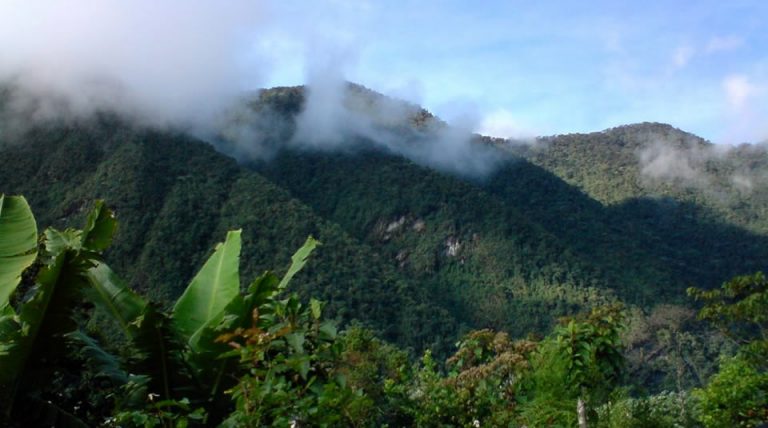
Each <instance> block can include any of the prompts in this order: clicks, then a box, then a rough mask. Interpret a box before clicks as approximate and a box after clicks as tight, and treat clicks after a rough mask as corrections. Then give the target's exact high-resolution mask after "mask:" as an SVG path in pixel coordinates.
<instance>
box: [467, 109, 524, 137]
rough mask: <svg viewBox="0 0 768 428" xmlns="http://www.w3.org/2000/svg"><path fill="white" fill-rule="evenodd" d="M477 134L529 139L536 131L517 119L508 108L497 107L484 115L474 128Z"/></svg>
mask: <svg viewBox="0 0 768 428" xmlns="http://www.w3.org/2000/svg"><path fill="white" fill-rule="evenodd" d="M475 132H477V133H478V134H481V135H487V136H489V137H497V138H507V139H530V138H534V137H535V136H536V133H535V132H533V131H532V130H531V129H529V128H528V127H527V126H525V125H524V124H523V123H521V122H520V121H519V119H518V118H517V117H516V116H515V114H514V113H512V112H510V111H509V110H505V109H499V110H496V111H494V112H492V113H490V114H488V115H486V116H485V117H483V119H482V121H481V122H480V126H479V127H478V128H477V129H476V131H475Z"/></svg>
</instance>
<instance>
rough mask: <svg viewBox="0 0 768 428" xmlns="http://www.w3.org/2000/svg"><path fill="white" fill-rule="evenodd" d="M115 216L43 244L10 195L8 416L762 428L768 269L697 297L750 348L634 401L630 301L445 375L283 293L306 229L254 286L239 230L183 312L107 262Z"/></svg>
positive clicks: (178, 422)
mask: <svg viewBox="0 0 768 428" xmlns="http://www.w3.org/2000/svg"><path fill="white" fill-rule="evenodd" d="M116 226H117V222H116V220H115V217H114V214H113V213H112V212H111V211H110V210H108V209H107V208H105V206H104V204H103V202H101V201H99V202H97V203H96V206H95V207H94V209H93V210H91V212H90V213H89V215H88V217H87V219H86V221H85V226H84V228H83V229H82V230H76V229H65V230H57V229H53V228H48V229H46V231H45V232H44V234H43V237H42V239H41V240H40V244H39V248H38V245H37V239H36V238H37V226H36V222H35V220H34V218H33V216H32V213H31V211H30V209H29V206H28V204H27V202H26V200H25V199H24V198H22V197H12V196H8V197H7V196H5V195H0V231H2V232H3V237H4V240H3V241H2V245H0V272H2V273H3V275H2V277H0V293H2V294H0V296H2V299H1V300H0V393H1V394H2V397H0V398H2V403H3V404H2V407H0V412H1V413H0V422H3V423H4V424H9V425H11V426H63V427H82V426H88V424H91V425H95V424H99V425H102V426H143V427H155V426H164V427H187V426H214V425H216V426H222V427H251V426H285V425H299V426H393V425H394V426H427V427H431V426H465V427H476V426H478V425H480V426H483V425H487V426H517V425H521V424H522V425H525V426H569V425H571V426H572V425H575V424H576V423H578V425H579V426H580V427H587V426H589V425H590V424H591V425H593V426H606V427H618V426H622V427H623V426H627V425H631V426H695V425H696V422H695V421H696V420H698V421H700V422H701V423H703V424H704V425H705V426H707V427H720V426H729V425H739V426H757V425H759V424H761V423H763V422H766V421H768V412H766V406H768V398H767V397H766V393H768V381H767V378H766V374H765V369H766V367H765V361H766V357H768V353H767V352H766V351H767V350H768V347H767V346H766V339H765V327H766V318H765V313H766V309H768V300H766V291H768V288H767V287H766V285H767V284H768V282H766V281H765V278H764V277H763V276H762V274H757V275H754V276H751V277H738V278H735V279H734V280H732V281H731V282H729V283H727V284H725V285H724V286H723V288H722V290H714V291H704V290H699V289H694V288H692V289H690V290H689V293H690V294H691V295H693V296H694V297H695V298H697V299H700V300H703V301H704V302H705V303H706V304H705V306H704V308H703V309H702V311H701V313H700V316H701V318H703V319H707V320H709V321H712V322H713V323H715V324H716V325H718V326H720V327H721V328H723V329H724V330H725V331H726V333H727V334H728V335H730V336H731V337H734V338H736V339H738V342H739V343H740V344H741V348H740V349H739V352H738V353H737V354H736V356H734V357H732V358H727V359H724V360H723V367H722V370H721V372H719V373H717V374H716V375H715V376H713V378H712V380H711V381H710V383H709V385H707V387H706V388H705V389H701V390H696V391H694V395H693V398H694V400H689V399H688V398H687V393H686V392H683V391H681V392H678V394H676V395H675V394H673V395H670V394H659V395H655V396H651V397H645V398H626V397H625V396H624V393H622V390H621V389H620V388H617V387H618V386H619V385H621V384H622V379H623V376H624V374H625V373H626V371H625V357H624V353H623V352H622V351H623V344H622V339H621V334H622V331H623V329H624V328H625V324H624V321H623V318H624V316H625V311H624V310H623V309H622V307H621V306H619V305H612V306H598V307H595V308H594V309H592V310H591V311H590V312H589V313H588V314H586V315H584V316H580V317H574V318H569V319H564V320H561V323H560V326H558V327H557V328H556V329H555V330H554V331H553V332H552V334H550V335H549V336H547V337H546V338H544V339H543V340H541V341H540V342H538V343H536V342H534V341H530V340H518V341H512V340H510V339H509V336H508V335H507V334H506V333H495V332H493V331H491V330H478V331H474V332H471V333H469V334H468V335H466V336H465V337H464V338H463V339H462V341H460V342H459V343H458V344H457V347H458V350H457V351H456V353H455V354H454V355H453V356H451V357H450V358H449V359H447V360H446V363H445V368H446V370H447V371H446V372H445V373H442V372H441V371H440V370H439V369H438V368H437V366H436V364H435V361H434V359H433V358H432V356H431V353H430V352H429V351H427V352H426V353H425V355H424V357H423V359H422V363H421V364H420V365H419V366H417V367H415V368H414V367H412V366H411V364H410V362H409V360H408V357H407V355H406V354H405V353H404V352H402V351H400V350H398V349H396V348H394V347H392V346H390V345H386V344H384V343H382V342H381V341H380V340H378V339H376V338H375V337H374V336H373V335H372V334H371V332H370V331H368V330H363V329H361V328H359V327H353V328H350V329H349V330H347V331H346V332H344V333H343V334H342V335H341V336H339V335H338V333H337V330H336V327H335V326H334V323H332V322H328V321H323V319H322V312H323V303H321V302H320V301H318V300H315V299H310V300H309V301H308V302H304V303H302V301H301V299H300V298H299V297H298V295H296V294H295V293H292V294H288V286H289V284H290V282H291V281H292V280H294V279H295V278H294V277H295V276H296V274H298V273H299V271H301V269H302V268H303V267H304V266H305V264H306V263H307V260H308V257H309V256H310V254H311V253H312V251H313V250H314V249H315V247H316V246H317V242H316V241H315V240H314V239H312V238H309V239H308V240H307V242H306V243H305V244H304V246H303V247H302V248H301V249H300V250H299V251H298V252H296V253H295V254H294V255H293V257H292V262H291V266H290V267H289V268H288V270H287V271H286V273H285V275H284V276H283V278H282V279H279V278H278V277H277V276H275V275H274V274H272V273H270V272H266V273H264V274H262V275H260V276H258V277H257V278H256V279H254V280H253V281H252V282H251V283H250V284H249V285H248V286H247V287H244V289H243V288H241V285H240V278H239V277H240V275H239V261H240V260H239V258H240V247H241V231H239V230H237V231H230V232H229V233H228V234H227V238H226V240H225V241H224V242H223V243H220V244H218V245H217V246H216V248H215V250H214V252H213V254H212V255H211V256H210V257H209V258H208V260H207V261H206V262H205V264H204V265H203V267H202V268H201V269H200V270H199V271H198V273H197V274H196V275H195V277H194V278H193V279H192V281H191V282H190V283H189V285H188V286H187V287H186V289H185V290H184V293H183V294H182V295H181V297H179V299H178V300H176V302H175V303H174V305H173V308H172V309H171V310H161V309H158V308H157V306H156V305H155V304H153V303H152V302H150V301H148V300H146V299H145V298H144V297H142V296H140V295H139V294H137V293H135V292H133V291H132V290H131V289H130V288H128V287H127V286H126V285H124V284H123V283H122V281H121V280H120V279H119V277H118V276H117V275H116V274H115V273H114V272H113V271H112V270H111V269H110V267H109V266H108V265H107V264H106V263H104V261H103V260H102V255H101V253H102V252H103V250H104V249H106V248H107V247H108V246H109V245H110V244H111V241H112V239H113V236H114V232H115V229H116ZM21 294H23V295H24V296H21ZM82 302H87V303H89V304H91V305H94V306H95V307H96V308H98V309H99V310H101V311H102V312H103V313H104V314H105V315H106V316H107V317H108V318H109V320H110V321H111V322H112V323H113V324H114V325H115V326H116V328H117V329H119V330H120V331H121V332H122V334H123V345H122V346H119V345H120V342H119V341H118V342H115V341H114V339H112V340H111V339H108V338H103V337H102V338H97V337H98V336H100V334H99V331H98V330H95V331H94V330H92V331H85V330H83V329H82V325H83V320H84V319H87V317H88V316H89V315H90V313H91V312H92V309H91V308H88V307H86V306H83V305H82ZM78 320H79V321H78ZM126 344H127V345H128V346H125V345H126ZM116 345H118V346H116ZM96 385H98V387H97V388H94V387H95V386H96ZM574 402H575V403H576V409H575V410H574V409H573V404H574ZM569 406H570V407H571V408H570V409H569ZM670 411H671V413H670ZM662 412H663V413H662Z"/></svg>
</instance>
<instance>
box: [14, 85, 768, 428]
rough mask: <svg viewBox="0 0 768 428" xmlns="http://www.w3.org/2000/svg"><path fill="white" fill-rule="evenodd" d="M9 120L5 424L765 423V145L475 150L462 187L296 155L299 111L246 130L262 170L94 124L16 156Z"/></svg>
mask: <svg viewBox="0 0 768 428" xmlns="http://www.w3.org/2000/svg"><path fill="white" fill-rule="evenodd" d="M350 90H351V91H352V93H353V94H355V96H357V97H362V98H359V99H358V101H359V100H360V99H362V100H363V101H364V105H365V108H367V109H369V111H368V113H369V114H372V115H375V114H376V112H377V110H376V109H377V105H378V104H377V103H382V102H383V101H382V99H383V98H382V97H383V96H381V95H379V94H376V93H374V92H372V91H369V90H367V89H365V88H362V87H358V86H355V85H353V86H351V87H350ZM2 95H3V93H2V92H0V195H2V196H0V425H7V426H11V427H35V426H57V427H58V426H65V427H66V426H77V427H81V426H106V427H110V426H111V427H134V426H135V427H186V426H223V427H229V426H232V427H235V426H242V427H251V426H292V427H305V426H306V427H310V426H326V427H333V426H354V427H358V426H360V427H367V426H371V427H379V426H389V427H409V426H417V427H451V426H456V427H465V426H466V427H506V426H509V427H523V426H524V427H539V426H541V427H547V426H552V427H565V426H579V427H586V426H589V427H730V426H745V427H759V426H762V425H763V424H766V423H768V372H767V371H766V369H768V367H767V366H766V361H768V342H767V341H766V327H767V325H766V323H767V322H768V280H766V278H765V277H764V276H763V274H761V273H759V272H767V271H768V183H766V182H765V176H764V175H763V174H762V173H761V171H764V170H765V168H766V166H768V151H766V150H765V149H764V148H763V147H762V146H759V145H757V146H749V147H738V148H736V149H734V150H733V151H730V152H728V153H727V154H725V155H713V154H710V151H711V150H712V147H711V146H712V144H711V143H708V142H706V141H704V140H702V139H700V138H698V137H696V136H694V135H691V134H688V133H685V132H683V131H681V130H679V129H675V128H673V127H671V126H669V125H663V124H656V123H643V124H636V125H628V126H624V127H619V128H613V129H609V130H606V131H603V132H598V133H592V134H568V135H557V136H552V137H544V138H539V139H537V141H535V142H534V143H515V142H510V141H502V140H497V139H491V138H487V137H481V136H475V137H474V141H473V142H472V144H476V145H478V146H479V147H483V148H484V149H487V150H490V151H491V153H493V154H494V156H495V158H496V159H498V162H497V164H496V167H495V168H494V169H493V170H492V171H490V172H489V173H488V174H486V175H483V176H471V175H469V176H468V175H462V174H457V173H455V172H447V171H442V170H440V169H436V168H432V167H429V166H425V165H423V164H420V163H418V162H414V161H413V160H411V159H409V158H407V157H406V156H403V155H402V154H398V153H396V152H393V151H392V150H387V149H386V148H382V147H380V146H377V145H375V144H372V143H371V142H370V141H368V140H367V139H366V138H365V137H359V138H357V139H355V141H350V142H348V143H349V144H350V147H353V148H352V149H348V150H337V151H327V150H309V149H306V148H304V147H296V146H291V145H290V144H285V145H284V144H283V143H284V142H286V141H290V140H291V138H292V137H291V135H292V133H293V131H294V127H295V126H294V125H295V124H294V119H295V116H296V115H297V114H298V113H299V112H301V111H302V103H303V98H304V89H303V88H301V87H292V88H274V89H269V90H264V91H261V92H259V93H258V94H256V95H254V96H251V97H247V98H246V99H244V101H243V103H242V105H240V106H239V108H240V109H241V110H240V114H241V115H242V116H237V115H236V116H235V117H233V118H231V120H232V121H234V122H237V121H242V120H245V119H243V117H250V116H248V115H246V114H245V113H243V112H248V114H255V115H257V116H258V117H267V118H269V120H264V121H260V122H257V123H254V124H248V126H253V127H254V130H253V131H254V132H257V131H258V132H259V135H263V136H264V138H265V142H264V143H263V144H264V146H265V147H269V148H271V149H274V150H273V152H272V153H271V154H270V155H269V156H268V157H265V158H253V157H248V156H246V155H245V154H243V153H242V152H241V151H242V147H240V146H238V145H237V143H236V141H234V140H232V139H231V138H230V136H229V134H228V133H227V132H223V131H222V133H221V134H220V135H217V136H213V137H210V136H209V138H207V139H206V140H205V141H203V140H201V139H200V138H198V137H196V136H193V135H192V134H190V133H188V132H185V131H184V130H173V129H166V128H158V127H148V126H142V125H139V124H136V123H134V122H132V121H130V120H128V119H126V118H123V117H120V116H118V115H116V114H113V113H106V112H102V113H98V114H96V115H94V116H93V117H90V118H87V119H75V120H63V119H62V120H51V121H47V122H43V123H38V124H35V126H31V127H29V128H28V129H25V130H24V131H23V132H21V133H19V134H15V135H11V134H10V133H7V134H3V133H2V130H3V129H5V128H4V127H3V123H4V122H3V121H4V120H6V119H7V117H6V115H5V112H4V110H3V108H4V106H3V102H2ZM243 109H244V110H243ZM240 125H242V124H240ZM382 126H384V127H385V128H386V129H387V132H391V133H392V135H396V136H397V137H398V138H401V139H402V141H404V142H405V143H404V144H413V145H419V144H426V143H425V141H426V139H427V138H431V135H432V134H431V133H432V132H438V131H439V130H440V129H442V127H444V126H445V124H444V123H442V122H440V121H439V119H437V118H435V117H433V116H432V115H431V114H430V113H429V112H426V111H424V110H421V109H416V110H414V111H413V115H412V116H411V117H410V120H409V122H407V123H397V124H395V125H392V124H385V125H382ZM387 127H388V128H387ZM390 128H391V129H390ZM436 130H437V131H436ZM388 135H389V134H388ZM358 140H359V141H358ZM206 141H207V142H206ZM659 142H661V143H659ZM691 153H693V154H695V156H694V155H691ZM672 155H674V156H689V157H688V158H686V162H687V163H686V164H685V165H687V166H688V167H689V170H686V171H687V173H686V174H685V175H669V172H668V171H663V170H660V169H659V168H658V163H654V162H655V161H656V160H658V159H659V158H662V159H668V158H669V157H670V156H672ZM654 156H655V157H654ZM665 174H666V175H665Z"/></svg>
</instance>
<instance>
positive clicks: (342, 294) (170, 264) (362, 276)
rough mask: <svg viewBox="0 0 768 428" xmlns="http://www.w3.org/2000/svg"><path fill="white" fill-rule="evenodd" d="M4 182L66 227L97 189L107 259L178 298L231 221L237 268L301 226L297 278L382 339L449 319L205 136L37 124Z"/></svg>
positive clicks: (143, 285) (419, 337) (251, 272)
mask: <svg viewBox="0 0 768 428" xmlns="http://www.w3.org/2000/svg"><path fill="white" fill-rule="evenodd" d="M0 191H2V192H5V193H10V194H24V195H26V196H27V197H28V199H29V201H30V204H31V205H32V207H33V209H34V211H35V212H36V213H39V214H38V221H39V222H40V224H41V225H57V226H62V225H71V224H77V223H78V222H79V221H82V216H83V215H84V213H85V211H86V210H87V209H88V208H89V206H90V203H91V202H92V201H93V199H95V198H104V199H106V200H107V201H108V203H109V204H110V206H112V207H113V208H114V209H115V211H116V212H117V215H118V219H119V221H120V227H119V231H118V235H117V237H116V239H115V243H114V245H113V247H112V248H111V249H110V252H109V253H108V261H109V262H110V263H111V264H112V265H114V266H115V268H116V269H117V270H118V271H120V272H123V273H124V275H125V277H126V278H130V283H131V285H132V286H133V287H134V288H136V289H138V290H141V291H143V292H145V293H147V294H149V295H151V296H153V297H160V298H162V299H165V300H166V301H167V300H169V299H171V298H175V297H176V296H178V294H179V293H180V292H181V290H182V288H183V286H184V285H185V284H186V283H187V281H188V280H189V279H191V277H192V276H193V275H194V273H195V269H196V267H197V266H200V265H201V264H202V262H203V261H204V259H205V258H206V257H207V255H208V254H209V252H210V249H211V248H212V247H213V244H214V243H215V242H217V241H219V240H221V239H222V237H223V236H224V233H225V231H226V230H228V229H232V228H243V248H244V251H243V259H242V266H243V269H242V270H243V273H244V275H245V277H246V278H248V277H254V276H255V275H257V274H259V273H260V272H261V271H263V270H265V269H268V268H272V267H281V266H287V263H288V261H289V258H290V255H291V254H292V251H293V250H294V249H295V248H298V247H299V246H300V245H301V243H302V242H303V240H304V239H305V238H306V236H307V235H309V234H312V235H314V236H316V237H317V238H318V239H319V240H320V241H321V242H322V243H323V245H322V246H321V247H320V249H319V250H318V251H317V253H316V257H313V259H312V261H311V262H310V263H309V264H308V267H307V269H305V271H304V272H303V273H302V275H301V277H300V278H298V280H297V281H295V282H294V284H297V285H298V291H299V292H300V293H301V294H303V295H305V296H308V295H313V296H317V297H319V298H322V299H324V300H326V301H328V303H329V311H330V312H331V315H332V316H337V317H339V318H340V319H342V320H350V319H358V320H361V321H364V322H366V323H367V324H369V325H371V326H373V327H375V328H377V329H378V330H379V331H381V332H382V334H383V335H384V337H387V338H389V339H390V340H395V341H397V342H399V343H402V344H404V345H408V346H412V347H414V348H417V349H421V348H423V347H425V346H437V347H442V346H447V344H448V343H451V342H452V341H453V340H454V338H455V334H456V331H457V330H458V327H457V322H456V321H455V319H454V317H453V316H452V315H450V314H449V313H448V312H446V311H445V310H444V309H442V308H439V307H437V306H435V305H434V304H432V303H431V302H430V299H429V298H428V297H427V296H425V295H424V293H423V292H422V290H420V289H418V288H417V287H415V285H414V284H413V283H412V282H410V281H408V280H407V279H406V278H403V277H401V276H400V275H399V274H398V273H397V272H396V271H395V270H394V269H393V268H391V267H390V266H389V265H388V264H387V263H383V262H382V261H381V257H380V256H378V255H377V254H376V253H375V251H373V250H372V249H371V248H370V247H368V246H366V245H364V244H361V243H360V242H358V241H356V240H355V239H354V238H352V237H350V236H349V235H347V234H346V233H345V232H344V231H343V230H341V229H340V228H339V227H338V226H336V225H334V224H332V223H329V222H327V221H324V220H322V219H321V218H318V217H317V216H316V215H315V214H314V213H313V212H312V210H311V209H309V208H307V207H306V206H304V205H303V204H301V203H300V202H298V201H296V200H294V199H291V198H290V196H289V195H288V194H287V193H286V192H284V191H282V190H281V189H279V188H277V187H275V186H274V185H272V184H271V183H269V182H268V181H267V180H265V179H264V178H263V177H261V176H259V175H258V174H255V173H253V172H250V171H246V170H243V169H242V168H240V167H239V166H238V165H237V164H236V162H235V161H234V160H233V159H231V158H227V157H225V156H223V155H221V154H219V153H217V152H216V151H215V150H213V148H212V147H211V146H209V145H207V144H205V143H202V142H200V141H197V140H195V139H192V138H190V137H186V136H183V135H180V134H173V133H167V132H158V131H153V130H147V129H142V128H135V127H131V126H127V125H125V124H123V123H121V122H120V121H118V120H115V119H114V118H102V119H101V120H100V121H94V122H89V123H80V124H76V125H74V126H71V127H69V128H64V127H57V126H52V127H50V128H48V129H43V128H39V129H37V130H33V131H32V132H31V133H30V134H29V135H28V136H27V138H25V139H24V141H21V142H17V143H15V144H14V145H12V146H9V147H6V148H5V149H4V150H3V151H2V156H1V157H0Z"/></svg>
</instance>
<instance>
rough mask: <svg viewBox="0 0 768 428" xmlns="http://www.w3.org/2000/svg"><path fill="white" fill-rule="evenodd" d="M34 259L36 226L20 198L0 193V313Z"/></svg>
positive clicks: (29, 211) (29, 210) (23, 200)
mask: <svg viewBox="0 0 768 428" xmlns="http://www.w3.org/2000/svg"><path fill="white" fill-rule="evenodd" d="M36 257H37V224H36V223H35V217H34V216H33V215H32V210H31V209H30V208H29V204H27V201H26V199H24V197H22V196H5V195H3V194H0V310H2V309H3V308H4V307H5V306H6V305H8V299H9V298H10V297H11V294H13V292H14V290H16V287H17V286H18V285H19V282H20V281H21V274H22V272H24V270H25V269H26V268H27V267H29V266H30V265H31V264H32V263H33V262H34V261H35V258H36Z"/></svg>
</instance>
